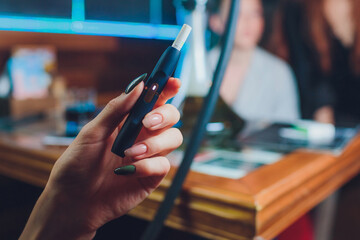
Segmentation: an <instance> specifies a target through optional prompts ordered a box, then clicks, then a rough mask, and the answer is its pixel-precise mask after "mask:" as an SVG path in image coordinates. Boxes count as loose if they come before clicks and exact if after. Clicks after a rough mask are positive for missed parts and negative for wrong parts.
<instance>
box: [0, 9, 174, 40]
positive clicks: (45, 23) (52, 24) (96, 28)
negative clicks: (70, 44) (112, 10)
mask: <svg viewBox="0 0 360 240" xmlns="http://www.w3.org/2000/svg"><path fill="white" fill-rule="evenodd" d="M74 20H75V19H74ZM0 30H10V31H32V32H49V33H65V34H88V35H105V36H116V37H131V38H150V39H164V40H173V39H175V37H176V36H177V34H178V32H179V30H180V26H178V25H164V24H148V23H131V22H115V21H114V22H112V21H95V20H84V21H76V20H75V21H73V20H70V19H62V18H33V17H18V16H1V15H0Z"/></svg>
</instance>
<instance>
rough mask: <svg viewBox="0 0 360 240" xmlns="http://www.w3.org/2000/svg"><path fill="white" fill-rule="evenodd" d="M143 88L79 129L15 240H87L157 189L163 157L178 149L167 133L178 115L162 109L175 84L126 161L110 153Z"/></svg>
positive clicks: (175, 137) (177, 138) (164, 169)
mask: <svg viewBox="0 0 360 240" xmlns="http://www.w3.org/2000/svg"><path fill="white" fill-rule="evenodd" d="M143 87H144V86H143V83H140V84H139V85H138V86H137V87H136V88H135V89H134V90H133V91H132V92H130V93H129V94H127V95H125V94H122V95H120V96H119V97H117V98H115V99H113V100H112V101H110V102H109V104H108V105H107V106H106V107H105V108H104V110H103V111H102V112H101V113H100V114H99V115H98V116H97V117H96V118H95V119H94V120H93V121H91V122H89V123H88V124H87V125H85V126H84V128H83V129H82V130H81V132H80V133H79V135H78V136H77V138H76V139H75V140H74V142H73V143H72V144H71V145H70V146H69V148H68V149H67V150H66V151H65V152H64V153H63V155H62V156H61V157H60V158H59V159H58V160H57V162H56V163H55V165H54V167H53V170H52V172H51V174H50V178H49V181H48V183H47V185H46V187H45V189H44V192H43V193H42V194H41V196H40V198H39V200H38V202H37V203H36V205H35V207H34V209H33V212H32V213H31V216H30V218H29V221H28V223H27V225H26V227H25V229H24V232H23V234H22V235H21V237H20V239H27V240H28V239H91V238H93V237H94V235H95V233H96V230H97V229H98V228H99V227H101V226H102V225H104V224H105V223H107V222H109V221H110V220H112V219H115V218H118V217H120V216H121V215H123V214H125V213H127V212H128V211H129V210H131V209H132V208H134V207H135V206H136V205H138V204H139V203H140V202H142V201H143V200H144V199H145V198H146V197H147V196H148V195H149V194H150V193H151V192H152V191H153V190H154V189H155V188H156V187H157V186H158V185H159V184H160V182H161V180H162V179H163V178H164V177H165V175H166V174H167V173H168V171H169V168H170V164H169V162H168V160H167V159H166V157H164V156H165V155H166V154H167V153H169V152H171V151H172V150H174V149H175V148H177V147H178V146H180V145H181V143H182V135H181V133H180V131H179V130H178V129H175V128H171V127H172V126H173V125H174V124H175V123H176V122H177V121H178V120H179V117H180V114H179V112H178V111H177V110H176V108H175V107H173V106H172V105H164V104H165V102H166V100H168V99H169V98H171V97H173V96H174V95H175V94H176V92H177V91H178V89H179V87H180V81H179V80H178V79H174V78H170V79H169V81H168V84H167V85H166V87H165V89H164V91H163V93H162V94H161V96H160V97H159V100H158V102H157V105H156V106H155V108H154V110H153V111H152V112H150V113H149V114H147V115H146V116H145V118H144V120H143V125H144V129H143V130H142V132H141V133H140V136H139V137H138V139H137V143H136V144H135V145H134V146H133V147H131V148H130V149H128V150H127V151H126V152H125V155H126V156H125V158H120V157H118V156H116V155H114V154H113V153H112V152H111V147H112V144H113V142H114V140H115V138H116V136H117V134H118V130H119V124H120V123H121V122H122V121H123V120H124V118H125V117H126V116H127V113H128V112H129V110H130V109H131V108H132V106H133V105H134V104H135V102H136V100H137V99H138V97H139V96H140V94H141V91H142V89H143ZM114 169H117V170H116V173H118V174H120V175H116V174H114Z"/></svg>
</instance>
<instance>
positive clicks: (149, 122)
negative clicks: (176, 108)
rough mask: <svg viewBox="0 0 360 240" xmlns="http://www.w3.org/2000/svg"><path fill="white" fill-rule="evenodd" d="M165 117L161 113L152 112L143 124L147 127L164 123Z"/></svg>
mask: <svg viewBox="0 0 360 240" xmlns="http://www.w3.org/2000/svg"><path fill="white" fill-rule="evenodd" d="M162 121H163V117H162V116H161V115H160V114H156V113H155V114H152V115H150V116H148V117H146V118H144V120H143V124H144V126H145V127H146V128H151V127H155V126H157V125H159V124H160V123H162Z"/></svg>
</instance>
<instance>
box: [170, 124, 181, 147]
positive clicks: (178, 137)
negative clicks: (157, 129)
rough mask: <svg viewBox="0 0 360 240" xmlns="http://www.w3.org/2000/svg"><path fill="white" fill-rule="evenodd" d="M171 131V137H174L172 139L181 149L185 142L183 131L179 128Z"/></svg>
mask: <svg viewBox="0 0 360 240" xmlns="http://www.w3.org/2000/svg"><path fill="white" fill-rule="evenodd" d="M169 130H170V131H171V132H170V135H171V136H172V139H173V140H174V143H175V145H176V147H179V146H180V145H181V144H182V143H183V140H184V138H183V135H182V133H181V131H180V130H179V129H178V128H170V129H169Z"/></svg>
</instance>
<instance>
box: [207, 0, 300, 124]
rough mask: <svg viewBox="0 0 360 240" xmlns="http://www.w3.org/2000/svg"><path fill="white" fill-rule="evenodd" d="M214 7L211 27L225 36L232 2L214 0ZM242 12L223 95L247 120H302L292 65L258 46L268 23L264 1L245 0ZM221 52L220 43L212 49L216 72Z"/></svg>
mask: <svg viewBox="0 0 360 240" xmlns="http://www.w3.org/2000/svg"><path fill="white" fill-rule="evenodd" d="M210 6H211V7H210V12H211V14H210V17H209V27H210V29H211V30H212V31H213V32H214V33H216V34H218V35H220V36H221V35H222V34H223V33H224V30H225V25H226V20H227V15H228V11H229V7H230V1H229V0H214V1H213V2H211V4H210ZM239 14H240V15H239V18H238V22H237V31H236V36H235V42H234V48H233V52H232V55H231V58H230V61H229V65H228V67H227V70H226V73H225V76H224V79H223V83H222V85H221V89H220V96H221V98H222V99H223V100H224V101H225V102H226V103H227V104H228V105H229V106H231V108H232V109H233V110H234V111H235V112H236V113H237V114H238V115H239V116H241V117H242V118H244V119H245V120H259V119H260V120H269V121H292V120H296V119H298V118H299V107H298V96H297V89H296V86H295V79H294V74H293V73H292V71H291V69H290V67H289V65H287V64H286V63H285V62H284V61H282V60H281V59H280V58H278V57H276V56H274V55H272V54H270V53H268V52H267V51H265V50H264V49H261V48H260V47H258V46H257V45H258V43H259V41H260V39H261V37H262V34H263V32H264V24H265V23H264V16H263V6H262V2H261V0H242V1H241V5H240V13H239ZM220 44H221V41H220ZM218 45H219V44H218ZM219 55H220V47H219V46H215V47H214V48H213V49H212V50H210V52H209V55H208V61H209V66H210V68H211V71H212V72H213V71H214V70H215V67H216V63H217V60H218V58H219Z"/></svg>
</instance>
